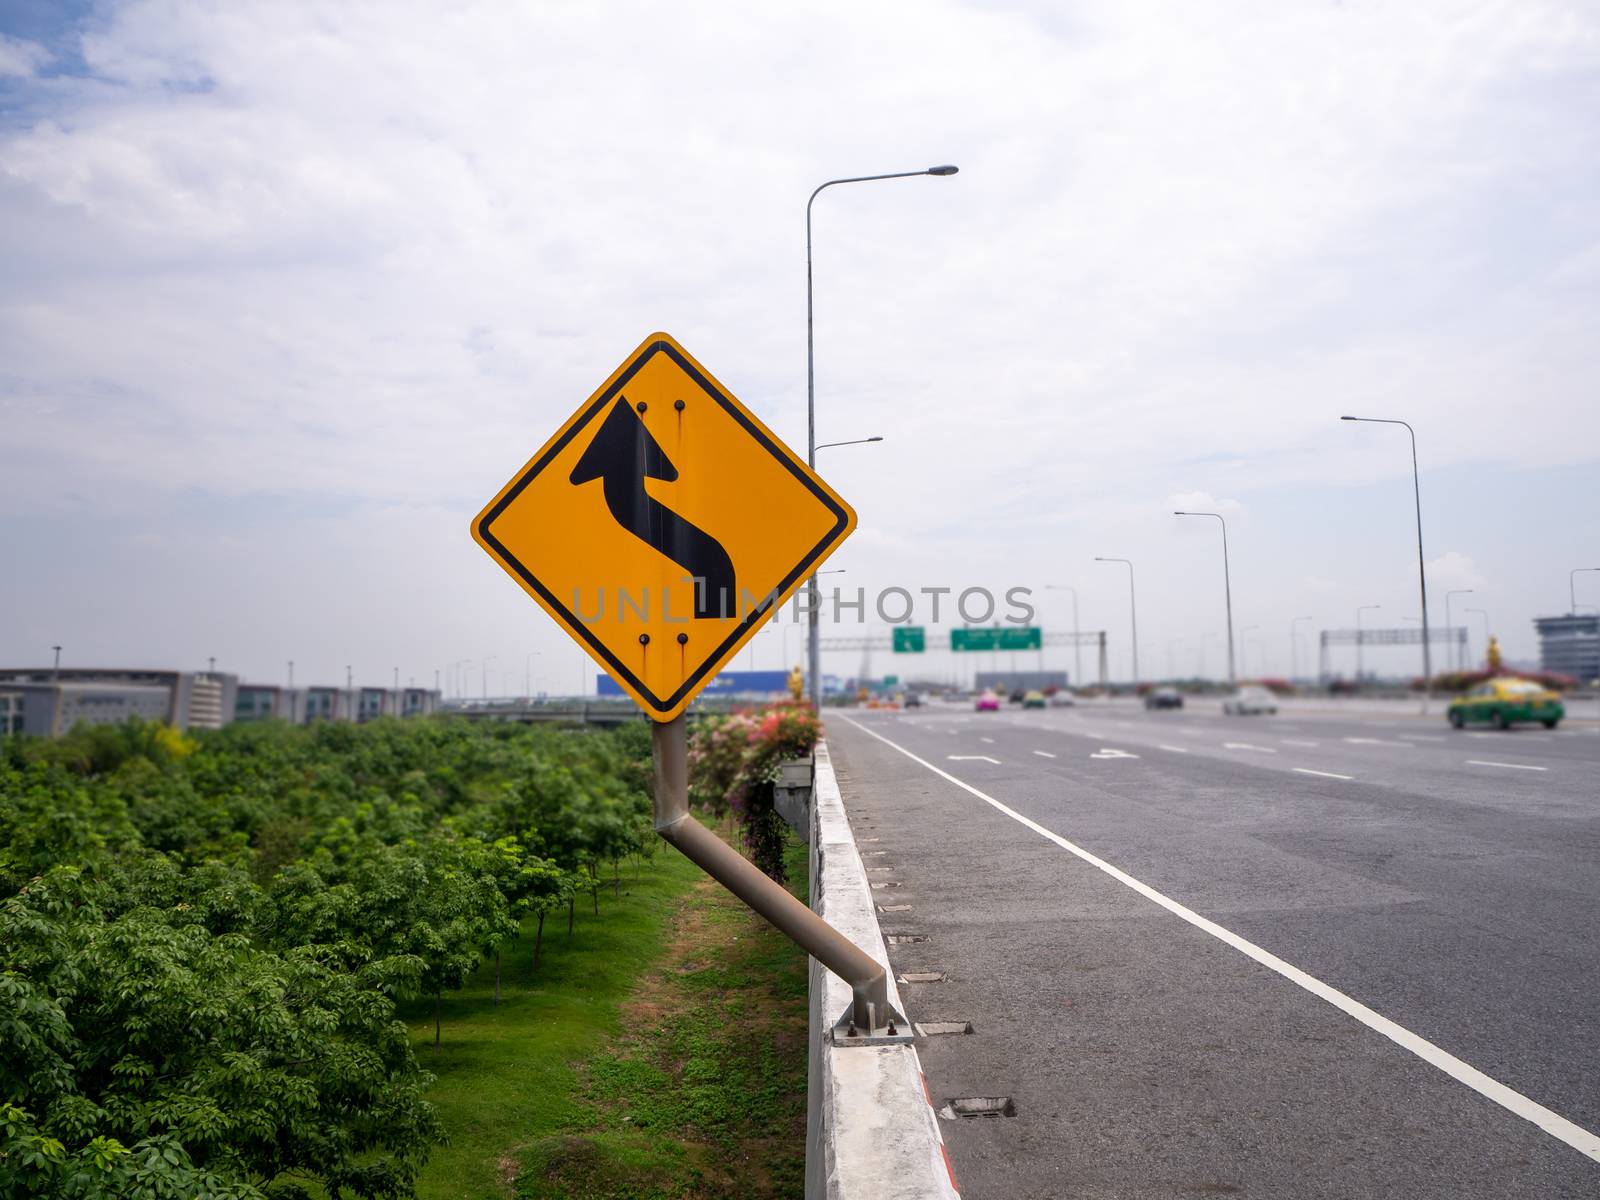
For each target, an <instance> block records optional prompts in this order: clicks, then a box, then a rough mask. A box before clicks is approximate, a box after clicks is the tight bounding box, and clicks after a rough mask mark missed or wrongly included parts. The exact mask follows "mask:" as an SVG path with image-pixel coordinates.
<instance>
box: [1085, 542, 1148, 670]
mask: <svg viewBox="0 0 1600 1200" xmlns="http://www.w3.org/2000/svg"><path fill="white" fill-rule="evenodd" d="M1094 560H1095V562H1118V563H1122V564H1124V565H1125V566H1126V567H1127V568H1128V624H1129V626H1130V628H1131V631H1132V634H1133V694H1134V695H1135V696H1137V695H1138V694H1139V608H1138V605H1137V604H1135V602H1134V594H1133V563H1132V562H1131V561H1129V560H1128V559H1126V558H1102V557H1101V556H1100V555H1098V554H1097V555H1095V557H1094Z"/></svg>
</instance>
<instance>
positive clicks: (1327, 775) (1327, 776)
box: [1289, 767, 1355, 779]
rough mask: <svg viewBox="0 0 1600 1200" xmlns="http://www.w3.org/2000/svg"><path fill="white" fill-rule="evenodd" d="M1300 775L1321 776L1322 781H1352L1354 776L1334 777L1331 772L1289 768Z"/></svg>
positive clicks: (1307, 768)
mask: <svg viewBox="0 0 1600 1200" xmlns="http://www.w3.org/2000/svg"><path fill="white" fill-rule="evenodd" d="M1289 769H1290V770H1291V771H1295V772H1298V773H1299V774H1301V775H1321V776H1322V777H1323V778H1324V779H1354V778H1355V776H1354V775H1336V774H1334V773H1333V772H1332V771H1313V770H1312V769H1311V768H1310V767H1290V768H1289Z"/></svg>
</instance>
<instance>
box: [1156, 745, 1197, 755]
mask: <svg viewBox="0 0 1600 1200" xmlns="http://www.w3.org/2000/svg"><path fill="white" fill-rule="evenodd" d="M1156 749H1157V750H1171V751H1172V752H1173V753H1174V754H1187V753H1189V752H1188V751H1187V750H1185V749H1184V748H1183V747H1182V746H1157V747H1156Z"/></svg>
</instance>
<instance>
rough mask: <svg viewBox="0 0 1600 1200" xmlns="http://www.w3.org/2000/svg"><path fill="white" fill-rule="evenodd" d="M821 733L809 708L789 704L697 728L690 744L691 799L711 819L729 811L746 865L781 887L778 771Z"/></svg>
mask: <svg viewBox="0 0 1600 1200" xmlns="http://www.w3.org/2000/svg"><path fill="white" fill-rule="evenodd" d="M821 728H822V727H821V723H820V722H819V721H818V720H817V714H816V712H815V711H814V710H813V709H812V708H811V706H810V705H807V704H801V703H794V702H790V703H784V704H773V705H769V706H768V707H766V708H762V709H758V710H756V711H754V712H741V713H735V714H733V715H732V716H729V717H724V718H720V719H717V718H713V719H711V720H707V721H704V722H701V723H700V724H699V725H698V726H697V727H696V728H695V729H694V732H693V737H692V740H691V742H690V747H689V794H690V797H691V799H692V800H693V801H694V802H695V803H696V804H699V805H701V806H702V807H704V808H707V809H710V810H711V811H712V812H714V813H719V814H720V813H724V812H727V811H728V810H729V809H730V808H731V809H732V810H733V813H734V815H735V816H736V817H737V818H738V819H739V823H740V825H741V826H742V827H743V829H744V844H745V848H746V849H747V850H749V851H750V857H751V859H752V860H753V861H754V862H755V864H756V865H757V866H759V867H760V868H761V869H762V870H763V871H765V872H766V873H767V874H768V875H770V876H771V877H772V878H774V879H776V880H778V881H779V882H780V883H781V882H783V879H784V870H783V829H784V826H783V818H782V817H780V816H779V815H778V813H777V810H776V808H775V807H774V788H775V786H776V784H777V781H778V765H779V764H780V763H782V762H784V761H785V760H787V759H791V758H804V757H805V756H807V755H809V754H810V753H811V748H812V747H813V746H815V745H816V742H817V737H818V735H819V734H820V732H821Z"/></svg>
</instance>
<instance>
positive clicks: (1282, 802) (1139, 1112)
mask: <svg viewBox="0 0 1600 1200" xmlns="http://www.w3.org/2000/svg"><path fill="white" fill-rule="evenodd" d="M827 728H828V737H829V742H830V745H831V748H832V753H833V761H834V764H835V767H836V768H837V770H838V772H839V778H840V783H841V787H842V789H843V792H844V798H845V804H846V808H847V810H848V812H849V814H850V819H851V824H852V827H853V828H854V830H855V833H856V836H857V838H858V839H859V840H860V842H861V850H862V852H863V855H864V856H865V862H866V864H867V867H868V870H869V878H870V879H871V880H872V882H873V884H874V888H875V890H876V894H877V896H878V897H879V907H880V910H881V911H880V920H881V922H882V925H883V928H884V932H885V933H886V934H889V935H892V936H891V944H890V946H889V952H890V958H891V961H892V963H893V965H894V967H895V970H896V973H897V974H899V975H901V976H902V977H903V978H909V980H910V982H903V983H902V984H901V985H900V986H901V991H902V994H903V995H904V996H905V997H906V1003H907V1006H908V1008H909V1009H910V1010H911V1011H910V1012H909V1014H908V1015H909V1016H910V1017H911V1018H912V1020H913V1021H915V1022H918V1023H920V1024H922V1025H927V1026H935V1025H936V1023H937V1026H938V1027H944V1028H955V1029H962V1028H965V1026H966V1025H967V1024H968V1023H970V1025H971V1027H972V1032H971V1033H945V1034H932V1035H930V1036H926V1037H924V1038H922V1039H921V1041H920V1049H921V1053H922V1060H923V1065H924V1068H925V1071H926V1075H927V1081H928V1087H929V1090H930V1093H931V1095H932V1098H933V1101H934V1105H935V1107H936V1108H937V1107H941V1106H943V1105H945V1104H946V1102H948V1101H952V1100H956V1099H968V1098H993V1099H999V1098H1005V1099H1008V1100H1009V1101H1010V1102H1011V1105H1012V1108H1013V1111H1014V1114H1015V1115H1013V1116H999V1117H990V1118H956V1119H951V1120H947V1121H946V1122H945V1123H944V1133H945V1138H946V1141H947V1144H948V1146H949V1151H950V1155H951V1159H952V1161H953V1164H954V1167H955V1172H956V1177H957V1179H958V1181H959V1183H960V1186H961V1189H962V1193H963V1195H964V1196H966V1197H968V1198H969V1200H983V1198H997V1200H1020V1198H1029V1200H1032V1198H1035V1197H1037V1198H1041V1200H1042V1198H1044V1197H1052V1198H1053V1197H1070V1196H1086V1197H1102V1196H1115V1197H1136V1196H1137V1197H1144V1196H1190V1197H1194V1196H1216V1195H1240V1196H1261V1197H1299V1196H1319V1197H1320V1196H1327V1197H1360V1196H1383V1197H1435V1196H1437V1197H1452V1198H1454V1197H1485V1198H1488V1197H1493V1198H1495V1200H1505V1198H1508V1197H1539V1198H1541V1200H1544V1198H1548V1197H1582V1198H1585V1200H1593V1198H1595V1197H1600V1137H1597V1136H1596V1134H1597V1133H1600V998H1597V993H1600V736H1597V733H1596V732H1595V730H1594V729H1592V728H1569V727H1565V726H1564V727H1562V728H1560V729H1557V730H1555V731H1553V732H1547V731H1545V730H1543V729H1540V728H1538V727H1532V728H1528V729H1517V730H1514V731H1511V732H1509V733H1498V732H1482V733H1474V732H1455V731H1451V730H1450V729H1448V728H1447V727H1446V726H1445V724H1444V720H1443V717H1442V716H1441V715H1438V714H1437V713H1436V714H1435V715H1434V716H1433V717H1431V718H1429V719H1426V720H1423V719H1420V718H1417V717H1413V716H1410V715H1399V714H1396V715H1392V716H1384V715H1367V714H1362V715H1358V716H1356V715H1353V716H1347V717H1339V716H1328V715H1319V714H1315V713H1309V712H1301V713H1296V714H1293V715H1280V716H1277V717H1223V716H1221V715H1220V714H1217V713H1198V712H1161V713H1145V712H1143V711H1141V710H1139V709H1137V708H1135V707H1132V706H1129V707H1101V708H1096V709H1076V710H1054V709H1052V710H1047V711H1027V712H1024V711H1021V710H1020V709H1017V708H1014V707H1012V708H1008V709H1007V710H1006V711H1003V712H1000V713H974V712H971V711H970V710H968V709H967V708H965V707H956V706H953V705H952V706H945V705H934V706H933V707H931V708H924V709H921V710H915V711H911V712H905V713H900V712H886V711H850V712H844V713H831V714H829V716H828V719H827ZM919 975H921V976H941V975H942V978H935V979H926V980H922V981H919V980H918V979H917V976H919Z"/></svg>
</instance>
